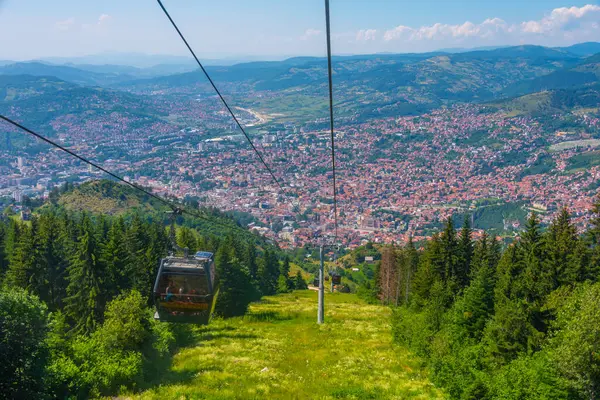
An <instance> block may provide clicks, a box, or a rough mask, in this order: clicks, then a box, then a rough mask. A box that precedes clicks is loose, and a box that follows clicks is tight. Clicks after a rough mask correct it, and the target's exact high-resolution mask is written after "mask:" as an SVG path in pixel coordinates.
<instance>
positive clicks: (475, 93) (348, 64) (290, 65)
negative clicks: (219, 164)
mask: <svg viewBox="0 0 600 400" xmlns="http://www.w3.org/2000/svg"><path fill="white" fill-rule="evenodd" d="M581 60H582V57H580V56H578V55H575V54H572V53H569V52H567V51H564V50H556V49H550V48H546V47H541V46H517V47H507V48H501V49H495V50H488V51H471V52H465V53H458V54H449V53H439V52H437V53H424V54H375V55H364V56H348V57H335V58H334V60H333V69H334V85H335V97H336V99H337V100H336V102H337V106H336V112H337V115H338V116H340V117H344V116H346V117H351V116H358V117H374V116H375V117H378V116H388V115H396V116H397V115H410V114H418V113H422V112H424V111H427V110H429V109H431V108H436V107H439V106H440V105H442V104H447V103H452V102H480V101H485V100H490V99H494V98H497V97H499V96H500V95H502V93H503V91H504V90H505V89H506V88H508V87H511V86H514V85H516V84H518V83H519V82H522V81H526V80H529V79H533V78H536V77H539V76H543V75H547V74H550V73H552V72H554V71H557V70H560V69H563V68H568V67H572V66H574V65H576V64H578V63H579V62H581ZM326 65H327V64H326V62H325V59H324V58H315V57H297V58H291V59H288V60H284V61H280V62H254V63H245V64H238V65H234V66H231V67H209V68H208V71H209V73H210V74H211V77H212V78H213V79H214V80H215V81H216V82H218V84H219V86H220V87H221V88H222V89H223V90H224V91H225V92H227V93H229V94H230V95H232V96H234V97H235V102H236V103H238V104H243V105H244V106H246V107H257V108H258V109H260V110H261V111H264V112H266V113H278V112H282V111H287V109H288V108H290V109H293V110H294V112H295V113H296V114H299V110H306V111H307V114H309V113H308V111H309V110H312V111H315V110H321V111H323V112H324V111H325V109H324V108H323V104H321V103H323V102H324V101H325V98H326V97H325V93H326V82H327V80H326V77H327V73H326V72H327V71H326ZM119 87H121V88H122V89H126V90H131V91H134V92H140V93H152V92H155V91H164V90H169V91H172V92H174V93H178V94H187V95H193V96H197V95H198V93H203V94H205V95H208V94H210V93H211V88H210V87H209V86H208V84H207V83H206V81H205V79H204V77H203V76H202V74H201V73H200V72H199V71H194V72H188V73H184V74H175V75H170V76H165V77H158V78H153V79H145V80H135V81H132V82H125V83H122V84H119ZM240 91H241V92H244V93H251V94H252V93H261V95H256V96H253V95H249V96H244V97H241V96H239V93H240ZM357 98H360V99H361V101H356V99H357ZM282 105H284V106H283V107H282ZM287 105H289V106H290V107H287ZM313 114H314V113H313ZM306 118H309V117H308V116H307V117H306ZM312 118H313V117H311V118H310V119H312Z"/></svg>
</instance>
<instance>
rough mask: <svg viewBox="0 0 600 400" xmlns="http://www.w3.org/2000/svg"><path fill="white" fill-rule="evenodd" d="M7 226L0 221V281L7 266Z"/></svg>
mask: <svg viewBox="0 0 600 400" xmlns="http://www.w3.org/2000/svg"><path fill="white" fill-rule="evenodd" d="M7 230H8V229H7V226H6V225H5V224H4V223H3V222H2V221H0V282H2V279H3V278H4V273H5V272H6V270H7V268H8V261H7V259H6V236H7Z"/></svg>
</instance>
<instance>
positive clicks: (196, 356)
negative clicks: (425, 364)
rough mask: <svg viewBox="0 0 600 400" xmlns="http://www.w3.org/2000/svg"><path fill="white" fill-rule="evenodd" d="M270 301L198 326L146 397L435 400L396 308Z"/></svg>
mask: <svg viewBox="0 0 600 400" xmlns="http://www.w3.org/2000/svg"><path fill="white" fill-rule="evenodd" d="M325 302H326V312H325V324H324V325H321V326H319V325H317V324H316V303H317V293H316V292H314V291H299V292H294V293H291V294H286V295H279V296H273V297H267V298H265V299H264V300H263V301H261V302H259V303H256V304H253V305H252V306H251V309H250V312H249V314H248V315H246V316H245V317H241V318H235V319H230V320H225V321H223V320H216V321H214V322H213V323H212V324H211V325H210V326H206V327H198V328H195V334H196V335H197V338H196V339H195V341H196V343H195V345H192V346H191V347H188V348H185V349H183V350H181V351H180V352H179V353H178V354H176V355H175V357H174V361H173V365H172V367H171V370H170V371H169V372H168V374H166V375H165V379H164V382H163V383H162V385H158V386H156V387H155V388H153V389H151V390H149V391H146V392H143V393H141V394H138V395H135V396H133V398H140V399H406V398H418V399H431V398H443V394H442V393H441V392H440V391H439V390H438V389H436V388H435V387H434V386H433V385H432V384H431V383H430V382H429V380H428V379H427V375H426V373H425V371H424V370H423V369H422V368H421V367H420V362H419V360H418V359H417V358H416V357H414V356H412V355H411V354H410V353H409V352H408V351H407V350H405V349H403V348H399V347H397V346H395V345H393V344H392V338H391V333H390V325H389V317H390V310H389V309H388V308H386V307H383V306H375V305H367V304H365V303H364V302H362V301H361V300H359V299H358V298H357V297H356V296H355V295H351V294H342V293H336V294H327V295H326V298H325Z"/></svg>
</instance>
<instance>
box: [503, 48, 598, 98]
mask: <svg viewBox="0 0 600 400" xmlns="http://www.w3.org/2000/svg"><path fill="white" fill-rule="evenodd" d="M598 82H600V53H598V54H596V55H594V56H591V57H588V58H586V59H584V60H583V61H580V62H579V63H577V64H576V65H574V66H569V67H567V68H561V69H559V70H557V71H554V72H551V73H549V74H547V75H543V76H539V77H536V78H533V79H530V80H525V81H521V82H517V83H515V84H514V85H512V86H510V87H508V88H506V90H505V91H504V93H505V94H506V95H508V96H511V95H513V96H514V95H519V94H525V93H534V92H539V91H543V90H555V89H568V88H577V87H582V86H585V85H589V84H595V83H598Z"/></svg>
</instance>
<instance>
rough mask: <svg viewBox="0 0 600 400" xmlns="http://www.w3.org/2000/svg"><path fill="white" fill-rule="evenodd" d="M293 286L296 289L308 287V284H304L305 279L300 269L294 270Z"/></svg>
mask: <svg viewBox="0 0 600 400" xmlns="http://www.w3.org/2000/svg"><path fill="white" fill-rule="evenodd" d="M294 288H295V289H296V290H306V289H308V285H307V284H306V281H305V280H304V278H303V277H302V273H301V272H300V271H298V272H296V277H295V278H294Z"/></svg>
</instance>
